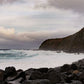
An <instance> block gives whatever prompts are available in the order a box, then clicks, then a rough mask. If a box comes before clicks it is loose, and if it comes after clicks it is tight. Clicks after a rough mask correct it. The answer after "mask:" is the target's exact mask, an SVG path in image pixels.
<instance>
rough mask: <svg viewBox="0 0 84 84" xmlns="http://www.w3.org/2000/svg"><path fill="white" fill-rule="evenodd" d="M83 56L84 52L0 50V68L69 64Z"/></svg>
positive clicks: (52, 66) (50, 66)
mask: <svg viewBox="0 0 84 84" xmlns="http://www.w3.org/2000/svg"><path fill="white" fill-rule="evenodd" d="M83 58H84V54H74V53H64V52H61V53H57V52H56V51H42V50H0V69H5V67H8V66H14V67H16V69H23V70H26V69H29V68H41V67H49V68H54V67H57V66H61V65H63V64H66V63H68V64H70V63H72V62H74V61H78V60H80V59H83Z"/></svg>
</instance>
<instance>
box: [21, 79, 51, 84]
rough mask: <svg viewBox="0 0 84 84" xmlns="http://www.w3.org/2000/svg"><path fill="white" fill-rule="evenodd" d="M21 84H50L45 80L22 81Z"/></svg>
mask: <svg viewBox="0 0 84 84" xmlns="http://www.w3.org/2000/svg"><path fill="white" fill-rule="evenodd" d="M22 84H51V83H50V81H49V80H47V79H41V80H27V81H24V82H23V83H22Z"/></svg>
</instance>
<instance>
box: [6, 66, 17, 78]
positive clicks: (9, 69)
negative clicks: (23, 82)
mask: <svg viewBox="0 0 84 84" xmlns="http://www.w3.org/2000/svg"><path fill="white" fill-rule="evenodd" d="M16 74H17V71H16V69H15V67H6V68H5V78H7V77H9V76H11V77H12V76H15V75H16Z"/></svg>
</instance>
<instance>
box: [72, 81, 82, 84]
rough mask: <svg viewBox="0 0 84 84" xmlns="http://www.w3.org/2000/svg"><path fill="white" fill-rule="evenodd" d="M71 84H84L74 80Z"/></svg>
mask: <svg viewBox="0 0 84 84" xmlns="http://www.w3.org/2000/svg"><path fill="white" fill-rule="evenodd" d="M71 84H83V83H82V82H81V81H79V80H73V81H72V83H71Z"/></svg>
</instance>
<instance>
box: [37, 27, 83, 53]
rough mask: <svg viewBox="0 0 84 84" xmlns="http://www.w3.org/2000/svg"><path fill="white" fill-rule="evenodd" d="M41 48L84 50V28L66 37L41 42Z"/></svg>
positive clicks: (71, 50)
mask: <svg viewBox="0 0 84 84" xmlns="http://www.w3.org/2000/svg"><path fill="white" fill-rule="evenodd" d="M39 49H41V50H59V51H66V52H84V28H82V29H81V30H80V31H78V32H77V33H75V34H73V35H70V36H67V37H64V38H57V39H48V40H46V41H44V42H43V43H42V44H41V46H40V47H39Z"/></svg>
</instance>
